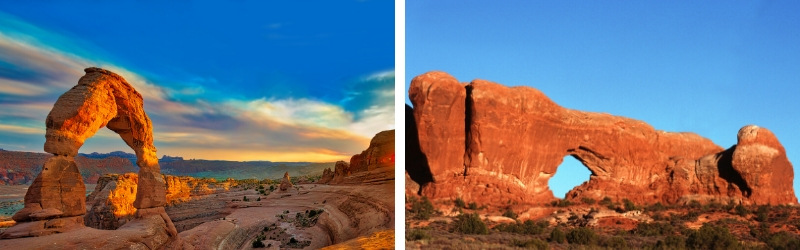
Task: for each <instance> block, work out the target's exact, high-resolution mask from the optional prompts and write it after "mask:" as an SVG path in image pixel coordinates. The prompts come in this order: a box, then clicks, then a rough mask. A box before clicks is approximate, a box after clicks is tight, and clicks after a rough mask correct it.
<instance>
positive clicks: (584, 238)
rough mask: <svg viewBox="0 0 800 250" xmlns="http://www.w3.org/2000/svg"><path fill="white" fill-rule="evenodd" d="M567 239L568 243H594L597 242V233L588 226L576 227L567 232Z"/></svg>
mask: <svg viewBox="0 0 800 250" xmlns="http://www.w3.org/2000/svg"><path fill="white" fill-rule="evenodd" d="M567 241H568V242H569V243H570V244H580V245H594V244H595V243H597V234H595V233H594V231H592V230H591V229H589V228H585V227H578V228H574V229H572V230H570V231H569V232H568V233H567Z"/></svg>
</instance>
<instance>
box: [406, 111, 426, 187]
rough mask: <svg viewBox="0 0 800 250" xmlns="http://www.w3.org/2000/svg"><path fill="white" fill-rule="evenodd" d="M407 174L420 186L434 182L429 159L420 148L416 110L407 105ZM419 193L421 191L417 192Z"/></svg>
mask: <svg viewBox="0 0 800 250" xmlns="http://www.w3.org/2000/svg"><path fill="white" fill-rule="evenodd" d="M406 172H408V176H409V177H411V179H412V180H414V181H415V182H416V183H419V186H420V187H422V186H425V184H427V183H429V182H432V181H433V175H432V174H431V168H430V166H428V157H426V156H425V154H424V153H422V149H421V148H420V146H419V133H418V131H417V122H416V120H415V119H414V109H413V108H411V106H408V104H406ZM417 193H419V190H418V191H417Z"/></svg>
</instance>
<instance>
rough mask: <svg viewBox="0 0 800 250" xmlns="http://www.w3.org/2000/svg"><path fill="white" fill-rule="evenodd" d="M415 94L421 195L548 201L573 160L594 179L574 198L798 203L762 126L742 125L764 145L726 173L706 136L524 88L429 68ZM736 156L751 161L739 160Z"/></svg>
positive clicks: (786, 168) (776, 147) (781, 155)
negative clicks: (425, 173) (578, 106)
mask: <svg viewBox="0 0 800 250" xmlns="http://www.w3.org/2000/svg"><path fill="white" fill-rule="evenodd" d="M409 97H410V99H411V101H412V103H413V104H414V110H413V112H414V119H415V122H416V125H417V131H418V134H419V147H420V149H421V151H422V152H423V154H424V156H425V157H427V163H428V165H429V167H430V174H432V176H433V181H432V182H431V183H428V184H426V185H425V186H424V187H423V188H422V193H423V195H426V196H428V197H431V198H434V199H436V198H438V199H455V198H456V197H462V198H464V199H466V200H474V201H477V202H479V203H485V204H495V205H504V204H508V202H509V201H512V202H517V203H542V202H549V201H550V200H552V199H554V197H553V195H552V192H551V191H550V190H549V188H548V181H549V179H550V177H552V176H553V174H555V172H556V168H557V167H558V165H559V164H560V163H561V161H562V160H563V158H564V157H566V156H572V157H575V158H576V159H578V160H579V161H580V162H582V163H583V164H584V165H585V166H586V167H587V168H588V169H589V170H590V171H591V172H592V175H591V177H590V180H589V181H587V182H585V183H584V184H582V185H581V186H579V187H576V188H575V189H573V190H572V191H570V193H568V194H567V198H568V199H577V198H579V197H591V198H595V199H599V198H603V197H604V196H609V197H612V198H617V199H622V198H628V199H630V200H632V201H634V202H638V203H652V202H669V203H674V202H679V201H685V200H687V199H699V200H708V199H719V200H729V199H734V200H741V201H743V202H744V203H755V204H765V203H772V204H778V203H796V202H797V200H796V198H795V196H794V191H793V189H792V188H791V185H792V178H793V174H792V168H791V165H790V164H789V163H788V160H786V157H785V152H783V148H782V147H781V146H780V144H779V143H778V142H777V139H775V138H774V136H772V134H771V133H769V132H768V131H767V130H765V129H762V130H759V131H767V132H758V133H757V134H758V135H763V137H758V138H759V139H745V140H743V139H742V132H741V131H740V136H739V137H740V144H742V145H758V146H746V147H748V148H752V149H747V150H746V152H742V153H737V152H740V151H743V150H741V149H738V148H737V149H729V151H730V152H731V153H732V154H733V158H734V160H733V167H731V168H730V169H728V168H726V166H725V162H726V160H725V157H724V156H725V155H726V153H725V152H726V151H723V149H722V148H720V147H719V146H717V145H715V144H714V143H712V142H711V141H710V140H708V139H706V138H703V137H700V136H698V135H696V134H693V133H669V132H664V131H659V130H655V129H653V128H652V127H651V126H650V125H648V124H646V123H644V122H641V121H637V120H633V119H629V118H624V117H619V116H612V115H608V114H601V113H591V112H582V111H577V110H570V109H565V108H562V107H560V106H558V105H557V104H555V103H554V102H552V101H551V100H550V99H549V98H547V97H546V96H545V95H544V94H543V93H541V92H540V91H538V90H536V89H532V88H528V87H513V88H509V87H505V86H502V85H499V84H496V83H492V82H488V81H483V80H475V81H473V82H472V83H470V84H468V85H464V84H460V83H458V81H457V80H456V79H454V78H453V77H451V76H449V75H447V74H446V73H443V72H430V73H426V74H423V75H421V76H418V77H416V78H414V79H413V80H412V83H411V87H410V89H409ZM742 130H743V131H750V130H752V129H748V127H745V128H743V129H742ZM745 134H749V133H745ZM748 138H750V137H748ZM751 141H756V142H757V144H751ZM737 154H742V155H746V156H743V157H741V159H746V160H742V161H736V155H737ZM728 159H730V158H728ZM737 163H738V164H737ZM766 173H776V174H777V175H779V176H778V177H775V176H774V175H766ZM756 177H758V178H761V179H757V178H756ZM767 180H768V181H767ZM756 183H758V184H756ZM754 186H758V187H759V189H758V190H756V189H754V188H753V187H754ZM755 192H758V194H756V193H755Z"/></svg>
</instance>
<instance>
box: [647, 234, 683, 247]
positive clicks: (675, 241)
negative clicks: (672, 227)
mask: <svg viewBox="0 0 800 250" xmlns="http://www.w3.org/2000/svg"><path fill="white" fill-rule="evenodd" d="M684 248H686V239H685V238H684V237H682V236H677V235H670V236H667V237H665V238H664V240H663V241H662V240H659V241H658V242H657V243H656V247H655V249H684Z"/></svg>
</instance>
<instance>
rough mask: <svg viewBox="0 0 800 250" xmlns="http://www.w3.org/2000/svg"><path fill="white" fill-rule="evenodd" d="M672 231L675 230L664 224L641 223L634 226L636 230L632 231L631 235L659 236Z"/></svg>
mask: <svg viewBox="0 0 800 250" xmlns="http://www.w3.org/2000/svg"><path fill="white" fill-rule="evenodd" d="M674 231H675V228H673V227H672V225H671V224H669V223H666V222H653V223H647V222H642V223H639V224H637V225H636V229H633V233H635V234H636V235H640V236H661V235H667V234H671V233H672V232H674Z"/></svg>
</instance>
